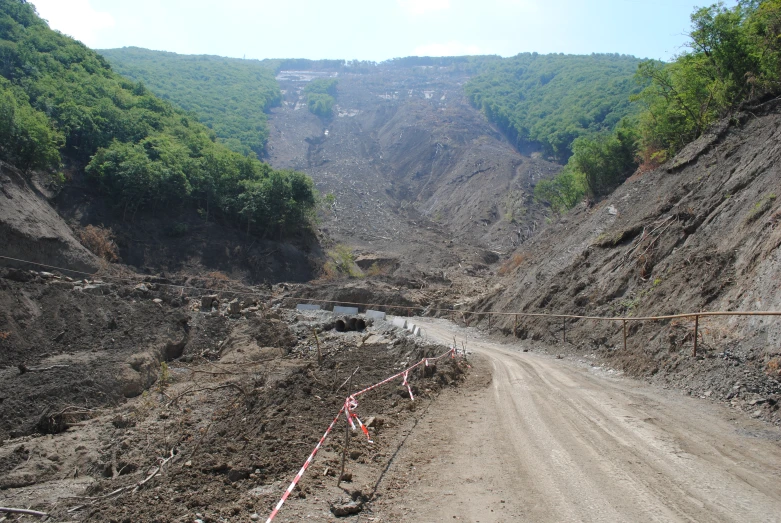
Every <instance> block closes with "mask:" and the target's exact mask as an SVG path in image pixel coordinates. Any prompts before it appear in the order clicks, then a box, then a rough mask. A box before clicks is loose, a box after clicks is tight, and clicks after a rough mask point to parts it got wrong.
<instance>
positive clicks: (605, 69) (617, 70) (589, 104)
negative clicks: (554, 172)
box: [465, 53, 640, 162]
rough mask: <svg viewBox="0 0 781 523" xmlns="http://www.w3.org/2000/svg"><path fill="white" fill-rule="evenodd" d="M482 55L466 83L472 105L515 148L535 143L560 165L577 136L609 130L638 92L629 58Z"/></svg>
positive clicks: (633, 63)
mask: <svg viewBox="0 0 781 523" xmlns="http://www.w3.org/2000/svg"><path fill="white" fill-rule="evenodd" d="M490 58H492V57H485V59H484V62H483V65H482V67H481V73H480V74H478V75H477V76H475V77H474V78H472V79H471V80H470V81H469V83H467V84H466V86H465V90H466V94H467V96H468V97H469V100H470V101H471V102H472V104H473V105H474V106H475V107H477V108H479V109H481V110H482V111H483V112H484V113H485V114H486V116H487V117H488V119H489V120H491V121H492V122H494V123H495V124H496V125H497V126H498V127H499V128H500V129H502V131H503V132H505V133H506V134H507V135H508V136H509V137H510V138H511V139H512V140H514V141H515V142H516V143H517V144H518V145H519V146H524V145H526V144H538V145H540V146H542V149H543V151H544V153H545V154H546V155H548V156H551V157H554V158H555V159H557V160H558V161H560V162H566V161H567V159H568V158H569V157H570V155H571V154H572V143H573V142H574V141H575V139H576V138H578V137H580V136H585V135H589V134H592V133H596V132H604V131H612V130H613V129H614V128H615V126H616V125H617V124H618V122H619V121H620V120H621V119H622V118H623V117H625V116H627V115H628V114H630V113H632V111H633V108H632V105H631V104H630V102H629V96H630V95H631V94H633V93H637V92H639V91H640V87H639V86H638V85H637V83H636V82H635V81H634V78H633V76H634V73H635V71H636V69H637V65H638V63H640V60H638V59H637V58H634V57H632V56H624V55H612V54H592V55H588V56H578V55H562V54H550V55H540V54H537V53H523V54H519V55H517V56H514V57H512V58H505V59H501V60H498V59H496V58H493V59H490Z"/></svg>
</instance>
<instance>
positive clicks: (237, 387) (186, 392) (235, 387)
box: [166, 383, 247, 407]
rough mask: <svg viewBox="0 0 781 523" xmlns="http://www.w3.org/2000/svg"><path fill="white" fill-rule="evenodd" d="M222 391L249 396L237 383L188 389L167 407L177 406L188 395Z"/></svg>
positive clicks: (175, 397)
mask: <svg viewBox="0 0 781 523" xmlns="http://www.w3.org/2000/svg"><path fill="white" fill-rule="evenodd" d="M220 389H236V390H238V391H239V392H241V393H242V394H243V395H244V396H246V395H247V392H246V391H245V390H244V389H242V388H241V387H239V386H238V385H237V384H235V383H226V384H225V385H218V386H216V387H202V388H200V389H187V390H186V391H184V392H182V393H181V394H178V395H176V396H174V397H173V399H171V401H169V402H168V405H166V406H167V407H170V406H171V405H174V404H176V403H177V402H178V401H179V400H180V399H181V398H182V397H184V396H186V395H188V394H195V393H196V392H204V391H215V390H220Z"/></svg>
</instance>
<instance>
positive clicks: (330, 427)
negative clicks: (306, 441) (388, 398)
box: [266, 407, 344, 523]
mask: <svg viewBox="0 0 781 523" xmlns="http://www.w3.org/2000/svg"><path fill="white" fill-rule="evenodd" d="M343 410H344V407H342V408H341V409H339V412H337V413H336V417H334V420H333V421H332V422H331V424H330V425H328V428H327V429H326V431H325V434H323V437H322V438H320V441H318V442H317V445H315V450H313V451H312V453H311V454H310V455H309V457H308V458H306V461H305V462H304V466H303V467H301V470H299V471H298V474H296V477H295V478H294V479H293V482H292V483H291V484H290V486H289V487H288V488H287V490H286V491H285V493H284V494H282V499H280V500H279V503H277V506H276V507H274V510H272V511H271V514H270V515H269V517H268V519H267V520H266V523H271V520H272V519H274V516H276V515H277V512H279V509H281V508H282V505H284V504H285V500H287V498H288V496H290V493H291V492H293V489H294V488H296V485H297V484H298V481H299V480H300V479H301V476H303V475H304V472H306V469H308V468H309V465H310V464H311V463H312V461H313V460H314V459H315V456H316V455H317V451H318V450H320V447H321V446H322V445H323V442H324V441H325V438H326V437H327V436H328V434H330V432H331V430H333V428H334V425H336V422H337V421H338V420H339V416H341V415H342V411H343Z"/></svg>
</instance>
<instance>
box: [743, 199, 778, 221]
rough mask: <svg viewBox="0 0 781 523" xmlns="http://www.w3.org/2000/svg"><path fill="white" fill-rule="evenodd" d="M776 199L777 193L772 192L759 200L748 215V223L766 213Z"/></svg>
mask: <svg viewBox="0 0 781 523" xmlns="http://www.w3.org/2000/svg"><path fill="white" fill-rule="evenodd" d="M774 201H776V195H775V193H770V194H768V195H767V196H765V197H764V198H762V199H761V200H759V201H758V202H757V203H755V204H754V205H753V206H752V207H751V210H750V211H749V213H748V216H746V223H751V222H753V221H755V220H756V219H757V218H759V217H760V216H762V215H763V214H765V213H766V212H767V211H769V210H770V208H771V207H772V206H773V202H774Z"/></svg>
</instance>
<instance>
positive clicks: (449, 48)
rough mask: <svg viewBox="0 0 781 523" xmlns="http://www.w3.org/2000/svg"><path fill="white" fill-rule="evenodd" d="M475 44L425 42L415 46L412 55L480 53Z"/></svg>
mask: <svg viewBox="0 0 781 523" xmlns="http://www.w3.org/2000/svg"><path fill="white" fill-rule="evenodd" d="M481 52H482V51H481V50H480V48H479V47H478V46H476V45H468V44H463V43H461V42H447V43H444V44H443V43H439V44H426V45H421V46H419V47H416V48H415V50H414V51H412V54H413V55H414V56H462V55H467V54H481Z"/></svg>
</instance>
